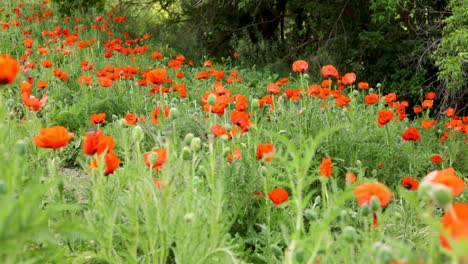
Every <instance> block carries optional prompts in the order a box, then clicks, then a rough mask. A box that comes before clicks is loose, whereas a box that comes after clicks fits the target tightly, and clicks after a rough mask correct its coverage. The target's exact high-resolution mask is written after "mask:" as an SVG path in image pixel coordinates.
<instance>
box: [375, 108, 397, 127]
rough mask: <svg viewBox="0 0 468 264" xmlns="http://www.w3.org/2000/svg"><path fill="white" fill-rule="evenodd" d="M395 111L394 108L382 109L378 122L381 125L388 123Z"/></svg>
mask: <svg viewBox="0 0 468 264" xmlns="http://www.w3.org/2000/svg"><path fill="white" fill-rule="evenodd" d="M393 115H394V113H393V111H392V110H380V111H379V112H378V117H377V123H378V124H379V126H380V127H382V126H383V125H385V124H387V123H388V122H390V120H392V118H393Z"/></svg>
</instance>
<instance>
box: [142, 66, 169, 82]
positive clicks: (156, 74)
mask: <svg viewBox="0 0 468 264" xmlns="http://www.w3.org/2000/svg"><path fill="white" fill-rule="evenodd" d="M166 75H167V70H166V69H163V68H158V69H154V70H151V71H149V72H147V73H146V82H147V83H150V84H163V83H165V82H166Z"/></svg>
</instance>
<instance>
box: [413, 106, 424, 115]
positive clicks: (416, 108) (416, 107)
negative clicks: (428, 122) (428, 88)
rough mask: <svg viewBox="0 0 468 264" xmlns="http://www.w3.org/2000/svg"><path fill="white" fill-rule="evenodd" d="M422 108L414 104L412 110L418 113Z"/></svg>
mask: <svg viewBox="0 0 468 264" xmlns="http://www.w3.org/2000/svg"><path fill="white" fill-rule="evenodd" d="M422 110H423V109H422V108H421V107H419V106H415V107H413V111H414V113H415V114H419V113H421V112H422Z"/></svg>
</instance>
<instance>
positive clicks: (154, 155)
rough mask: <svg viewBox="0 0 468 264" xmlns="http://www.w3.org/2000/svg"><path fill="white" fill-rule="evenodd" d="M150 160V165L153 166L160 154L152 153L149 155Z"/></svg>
mask: <svg viewBox="0 0 468 264" xmlns="http://www.w3.org/2000/svg"><path fill="white" fill-rule="evenodd" d="M148 160H149V162H150V165H151V166H153V164H155V163H156V161H157V160H158V153H156V152H151V154H150V155H149V158H148Z"/></svg>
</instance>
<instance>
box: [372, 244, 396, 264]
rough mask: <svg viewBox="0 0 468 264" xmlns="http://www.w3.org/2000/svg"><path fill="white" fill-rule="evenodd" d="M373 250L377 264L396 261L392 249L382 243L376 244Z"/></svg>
mask: <svg viewBox="0 0 468 264" xmlns="http://www.w3.org/2000/svg"><path fill="white" fill-rule="evenodd" d="M372 249H373V251H374V253H375V256H376V260H377V262H376V263H389V262H391V261H392V260H394V259H395V256H394V254H393V252H392V248H391V247H389V246H388V245H385V244H383V243H380V242H376V243H374V245H372Z"/></svg>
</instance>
